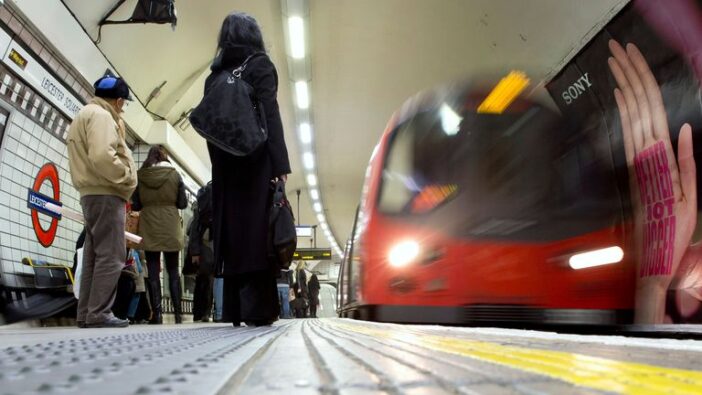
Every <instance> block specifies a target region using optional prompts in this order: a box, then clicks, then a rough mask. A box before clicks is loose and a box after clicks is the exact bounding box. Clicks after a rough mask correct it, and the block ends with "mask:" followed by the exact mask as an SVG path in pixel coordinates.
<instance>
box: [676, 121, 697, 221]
mask: <svg viewBox="0 0 702 395" xmlns="http://www.w3.org/2000/svg"><path fill="white" fill-rule="evenodd" d="M678 167H679V168H680V184H681V187H682V193H683V195H684V196H685V200H687V203H688V204H689V206H690V209H691V210H693V211H696V210H697V170H696V168H695V157H694V154H693V151H692V127H691V126H690V124H688V123H686V124H684V125H683V126H682V128H680V137H679V138H678ZM692 215H696V214H695V213H693V214H692Z"/></svg>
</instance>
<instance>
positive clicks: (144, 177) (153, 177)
mask: <svg viewBox="0 0 702 395" xmlns="http://www.w3.org/2000/svg"><path fill="white" fill-rule="evenodd" d="M174 171H176V170H175V169H174V168H173V167H169V166H158V165H156V166H151V167H147V168H144V169H140V170H139V171H138V172H137V174H138V177H139V183H140V184H143V185H144V186H145V187H147V188H152V189H158V188H161V186H163V184H164V183H165V182H166V181H168V179H169V178H171V175H172V173H173V172H174Z"/></svg>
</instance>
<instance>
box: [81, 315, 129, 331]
mask: <svg viewBox="0 0 702 395" xmlns="http://www.w3.org/2000/svg"><path fill="white" fill-rule="evenodd" d="M128 326H129V321H127V320H121V319H119V318H117V317H110V318H108V319H106V320H105V321H103V322H96V323H92V324H89V323H86V324H85V327H86V328H126V327H128Z"/></svg>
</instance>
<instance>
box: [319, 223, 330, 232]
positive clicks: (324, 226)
mask: <svg viewBox="0 0 702 395" xmlns="http://www.w3.org/2000/svg"><path fill="white" fill-rule="evenodd" d="M320 226H321V227H322V230H323V231H325V232H329V225H327V223H326V222H323V223H322V225H320Z"/></svg>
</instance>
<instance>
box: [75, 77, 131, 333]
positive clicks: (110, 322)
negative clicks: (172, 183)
mask: <svg viewBox="0 0 702 395" xmlns="http://www.w3.org/2000/svg"><path fill="white" fill-rule="evenodd" d="M94 87H95V97H94V98H93V99H92V100H91V101H90V102H89V103H88V104H87V105H86V106H85V107H83V108H82V109H81V110H80V111H79V112H78V115H76V117H75V118H74V119H73V122H72V123H71V127H70V128H69V129H68V138H67V139H66V144H67V148H68V164H69V168H70V172H71V180H72V182H73V186H74V187H75V188H76V189H77V190H78V192H79V193H80V205H81V207H82V209H83V217H84V218H85V231H86V232H85V246H84V247H83V263H82V268H81V271H82V275H81V279H80V289H81V292H80V297H79V298H78V313H77V317H76V321H77V324H78V326H79V327H126V326H128V325H129V323H128V322H127V321H126V320H122V319H119V318H117V317H115V316H114V314H112V311H111V307H112V303H113V301H114V299H115V294H116V290H117V281H118V280H119V276H120V272H121V271H122V266H124V257H125V245H126V240H125V236H124V230H125V218H126V206H127V200H129V196H130V195H131V194H132V192H133V191H134V188H135V187H136V184H137V175H136V166H135V165H134V160H133V159H132V151H130V150H129V147H127V142H126V141H125V136H126V129H125V126H124V121H122V118H121V116H120V113H121V112H122V107H123V106H124V102H125V100H131V96H130V94H129V88H128V86H127V83H126V82H124V80H123V79H121V78H118V77H113V76H110V75H106V76H104V77H102V78H100V79H99V80H97V81H96V82H95V84H94Z"/></svg>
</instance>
